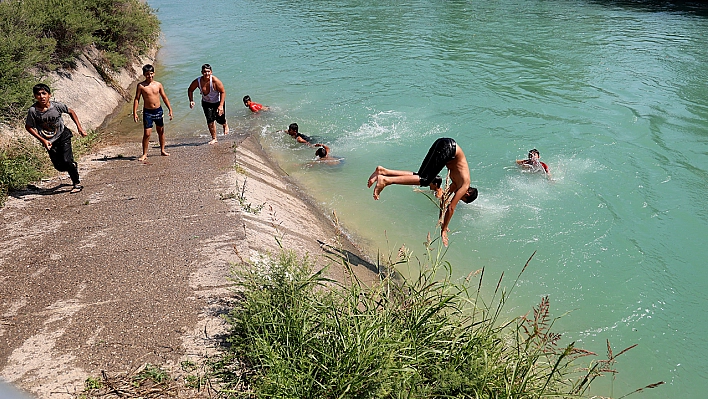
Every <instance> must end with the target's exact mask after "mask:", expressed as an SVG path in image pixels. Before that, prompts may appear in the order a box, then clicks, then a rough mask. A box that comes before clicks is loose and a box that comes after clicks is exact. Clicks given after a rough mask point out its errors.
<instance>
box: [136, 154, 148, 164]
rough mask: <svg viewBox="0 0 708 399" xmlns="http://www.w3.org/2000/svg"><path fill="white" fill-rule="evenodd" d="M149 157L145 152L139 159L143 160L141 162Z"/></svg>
mask: <svg viewBox="0 0 708 399" xmlns="http://www.w3.org/2000/svg"><path fill="white" fill-rule="evenodd" d="M147 157H148V156H147V154H143V156H142V157H140V158H138V161H141V162H142V161H144V160H146V159H147Z"/></svg>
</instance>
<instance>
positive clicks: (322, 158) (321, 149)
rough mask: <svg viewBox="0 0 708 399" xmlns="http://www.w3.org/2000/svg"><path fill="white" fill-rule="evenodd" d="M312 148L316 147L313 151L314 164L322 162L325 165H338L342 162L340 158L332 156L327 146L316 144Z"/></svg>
mask: <svg viewBox="0 0 708 399" xmlns="http://www.w3.org/2000/svg"><path fill="white" fill-rule="evenodd" d="M312 146H313V147H318V148H317V151H315V156H316V157H317V160H316V161H315V162H322V163H327V164H338V163H340V162H342V158H340V157H333V156H332V151H331V150H330V149H329V147H328V146H327V145H325V144H322V143H316V144H313V145H312Z"/></svg>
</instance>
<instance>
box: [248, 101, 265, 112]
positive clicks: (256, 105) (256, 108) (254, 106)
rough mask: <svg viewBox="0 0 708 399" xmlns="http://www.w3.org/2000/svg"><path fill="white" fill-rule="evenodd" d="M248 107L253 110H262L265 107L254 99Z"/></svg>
mask: <svg viewBox="0 0 708 399" xmlns="http://www.w3.org/2000/svg"><path fill="white" fill-rule="evenodd" d="M248 108H249V109H250V110H251V111H252V112H258V111H260V110H262V109H263V106H262V105H260V104H258V103H254V102H253V101H251V104H249V105H248Z"/></svg>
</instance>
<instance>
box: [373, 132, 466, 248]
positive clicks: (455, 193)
mask: <svg viewBox="0 0 708 399" xmlns="http://www.w3.org/2000/svg"><path fill="white" fill-rule="evenodd" d="M445 167H447V169H448V171H449V174H448V176H449V177H450V180H452V183H451V184H450V186H448V187H447V191H446V192H443V190H442V178H441V177H440V176H439V175H438V174H439V173H440V171H442V170H443V168H445ZM391 184H402V185H408V186H421V187H424V186H428V187H430V189H431V190H433V191H434V192H435V196H436V197H437V198H439V199H440V200H441V206H440V209H441V212H442V213H443V214H442V215H441V218H440V219H441V222H440V236H441V237H442V241H443V244H444V245H445V246H447V245H448V236H447V233H448V231H450V229H449V228H448V226H449V224H450V220H451V219H452V215H453V214H454V213H455V207H456V206H457V203H458V202H459V201H460V200H462V201H463V202H465V203H468V204H469V203H470V202H472V201H474V200H475V199H476V198H477V194H478V191H477V189H476V188H474V187H470V169H469V166H468V165H467V159H466V158H465V154H464V153H463V152H462V149H461V148H460V147H459V146H458V145H457V143H456V142H455V140H453V139H451V138H439V139H437V140H435V142H434V143H433V145H432V146H430V149H429V150H428V154H427V155H426V156H425V159H424V160H423V163H422V164H421V165H420V168H419V169H418V172H417V173H416V172H411V171H403V170H392V169H386V168H384V167H383V166H377V167H376V169H375V170H374V173H372V174H371V176H369V180H368V182H367V187H371V186H372V185H375V186H374V199H375V200H378V199H379V196H380V195H381V191H383V189H384V188H386V186H389V185H391Z"/></svg>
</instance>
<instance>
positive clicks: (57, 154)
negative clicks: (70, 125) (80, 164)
mask: <svg viewBox="0 0 708 399" xmlns="http://www.w3.org/2000/svg"><path fill="white" fill-rule="evenodd" d="M71 136H72V134H71V130H69V129H67V128H64V132H62V134H61V136H60V137H59V139H58V140H57V141H55V142H53V143H52V148H51V149H50V150H49V151H47V152H48V153H49V159H51V160H52V165H54V169H56V170H58V171H60V172H69V176H70V177H71V182H72V183H73V184H74V185H77V184H79V170H78V169H77V167H76V162H74V151H73V150H72V148H71Z"/></svg>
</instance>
